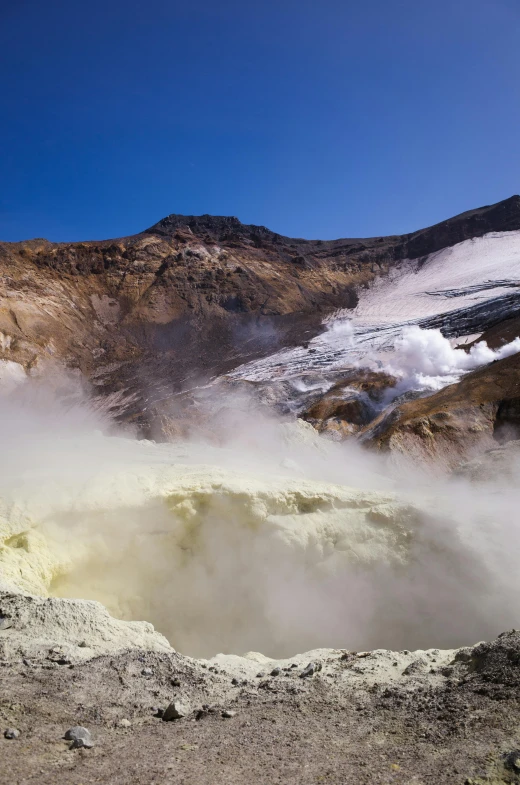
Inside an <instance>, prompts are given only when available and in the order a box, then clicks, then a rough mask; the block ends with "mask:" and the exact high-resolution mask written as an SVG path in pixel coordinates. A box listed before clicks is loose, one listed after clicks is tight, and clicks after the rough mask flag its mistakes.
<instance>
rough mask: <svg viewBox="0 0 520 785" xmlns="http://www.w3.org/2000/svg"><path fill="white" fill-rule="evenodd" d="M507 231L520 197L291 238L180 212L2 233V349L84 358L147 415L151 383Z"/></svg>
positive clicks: (257, 343)
mask: <svg viewBox="0 0 520 785" xmlns="http://www.w3.org/2000/svg"><path fill="white" fill-rule="evenodd" d="M509 229H520V197H511V198H510V199H507V200H505V201H504V202H500V203H499V204H497V205H493V206H490V207H485V208H480V209H479V210H474V211H471V212H468V213H464V214H462V215H460V216H456V217H455V218H452V219H450V220H448V221H444V222H442V223H440V224H437V225H436V226H433V227H430V228H429V229H425V230H421V231H419V232H414V233H412V234H408V235H403V236H394V237H378V238H370V239H365V240H363V239H339V240H331V241H320V240H301V239H291V238H287V237H283V236H282V235H279V234H276V233H274V232H271V231H270V230H268V229H266V228H265V227H259V226H249V225H244V224H241V223H240V221H238V219H236V218H226V217H212V216H199V217H193V216H178V215H172V216H168V217H167V218H165V219H163V220H162V221H160V222H159V223H158V224H156V225H155V226H153V227H151V228H150V229H148V230H146V231H145V232H142V233H141V234H138V235H135V236H132V237H126V238H120V239H118V240H107V241H100V242H79V243H51V242H48V241H46V240H32V241H28V242H21V243H0V358H2V359H9V360H14V361H16V362H21V363H22V364H23V365H24V366H25V367H26V368H27V367H30V366H31V365H34V364H35V363H41V362H42V361H46V362H48V361H50V360H52V359H55V360H57V361H58V362H60V363H63V364H65V365H67V366H68V367H72V368H78V369H79V370H80V371H81V372H82V374H83V375H84V376H85V377H86V378H88V379H90V380H91V381H93V382H94V384H95V386H96V388H97V389H98V390H99V391H100V392H102V393H103V394H105V393H106V394H108V393H110V394H112V395H116V394H117V395H120V394H121V393H122V392H124V394H125V395H126V398H125V400H124V401H123V403H122V404H121V407H122V409H124V410H125V411H128V405H129V404H128V401H129V400H130V398H131V399H132V400H133V401H134V403H133V406H132V407H130V409H131V410H132V416H139V411H140V410H142V408H143V401H144V400H145V398H147V397H150V395H151V393H150V387H151V386H153V387H154V392H153V395H152V398H157V396H159V397H161V396H163V397H167V396H168V395H169V394H171V392H172V391H173V390H175V389H179V388H181V387H182V386H185V385H186V383H187V380H193V379H195V378H199V379H200V378H207V377H208V376H211V375H213V374H215V373H222V372H225V371H227V370H229V369H231V368H232V367H234V366H236V365H238V364H240V363H241V362H244V361H247V360H249V359H253V358H254V357H258V356H261V355H266V354H269V353H271V352H273V351H275V350H276V349H278V348H280V347H281V346H285V345H292V344H297V343H302V342H304V341H305V340H306V339H308V338H310V337H312V336H313V335H315V334H316V333H317V332H318V331H319V330H320V329H321V323H322V320H323V317H324V316H326V315H327V314H328V313H331V312H333V311H335V310H336V309H338V308H350V307H353V306H354V305H355V304H356V300H357V298H356V289H357V288H358V287H359V286H364V285H367V284H369V283H370V281H372V280H373V279H374V278H375V277H376V276H380V275H384V274H385V273H386V272H387V270H388V269H389V267H390V266H391V265H392V264H394V263H396V262H398V261H399V260H400V259H403V258H406V257H411V256H421V255H426V254H428V253H431V252H433V251H436V250H439V248H442V247H446V246H447V245H452V244H454V243H457V242H460V241H461V240H463V239H466V238H468V237H475V236H479V235H482V234H485V233H486V232H489V231H505V230H509ZM151 380H154V384H153V385H151ZM138 389H139V394H137V393H136V391H137V390H138ZM144 389H146V391H145V392H143V390H144ZM136 395H137V397H136ZM123 397H124V396H123ZM125 407H126V408H125Z"/></svg>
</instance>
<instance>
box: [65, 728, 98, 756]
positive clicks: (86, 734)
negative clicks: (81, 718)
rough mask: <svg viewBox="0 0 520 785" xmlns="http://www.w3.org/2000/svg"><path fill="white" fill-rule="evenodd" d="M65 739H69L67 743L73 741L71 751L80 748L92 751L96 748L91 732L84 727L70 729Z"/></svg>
mask: <svg viewBox="0 0 520 785" xmlns="http://www.w3.org/2000/svg"><path fill="white" fill-rule="evenodd" d="M64 738H65V739H67V741H72V744H71V745H70V749H71V750H73V749H77V748H79V747H86V748H87V749H90V748H91V747H93V746H94V742H93V741H92V737H91V735H90V731H89V730H87V728H84V727H83V726H82V725H75V726H74V727H73V728H69V729H68V731H67V732H66V733H65V736H64Z"/></svg>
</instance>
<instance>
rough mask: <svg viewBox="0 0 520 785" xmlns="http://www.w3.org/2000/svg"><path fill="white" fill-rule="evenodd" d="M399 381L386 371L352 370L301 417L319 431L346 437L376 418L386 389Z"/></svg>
mask: <svg viewBox="0 0 520 785" xmlns="http://www.w3.org/2000/svg"><path fill="white" fill-rule="evenodd" d="M395 383H396V380H395V379H394V378H393V377H392V376H389V375H388V374H386V373H376V372H374V371H367V370H364V369H360V370H355V371H352V372H351V373H350V374H346V375H345V378H343V379H341V380H340V381H338V382H336V383H335V384H334V385H333V386H332V387H331V388H330V389H329V390H327V392H325V393H324V394H323V395H322V396H320V397H319V398H318V400H316V401H313V403H312V404H311V405H310V406H309V407H308V408H307V409H306V410H305V411H303V412H302V413H301V414H300V415H299V416H300V417H301V418H302V419H303V420H305V421H306V422H308V423H310V424H311V425H313V426H314V428H316V430H317V431H318V432H319V433H324V434H326V435H327V436H330V437H332V438H333V439H334V440H337V441H340V440H343V439H345V438H348V437H350V436H352V435H354V434H356V433H357V432H358V431H359V430H360V428H362V427H363V426H366V425H368V424H369V423H370V422H372V420H374V419H375V417H376V416H377V415H378V413H379V412H380V411H381V408H382V398H383V394H384V392H385V391H386V390H387V389H388V388H389V387H393V386H394V385H395Z"/></svg>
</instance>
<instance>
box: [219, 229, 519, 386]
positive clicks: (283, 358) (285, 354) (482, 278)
mask: <svg viewBox="0 0 520 785" xmlns="http://www.w3.org/2000/svg"><path fill="white" fill-rule="evenodd" d="M358 294H359V302H358V305H357V307H356V308H355V309H354V310H352V311H343V312H338V313H337V314H336V315H335V316H334V317H333V318H332V319H329V320H327V323H326V325H325V327H326V329H325V331H324V332H323V333H322V334H321V335H319V336H317V337H316V338H314V339H313V340H312V341H310V342H309V343H308V344H307V345H306V346H301V347H297V348H294V349H286V350H282V351H280V352H278V353H276V354H274V355H271V356H269V357H267V358H263V359H261V360H259V361H256V362H252V363H248V364H246V365H243V366H240V367H239V368H237V369H236V370H235V371H234V372H233V373H232V374H231V376H232V377H233V378H235V379H248V380H251V381H257V382H267V381H272V380H273V379H275V380H276V379H296V378H299V377H301V376H305V375H308V374H311V375H313V374H316V373H318V374H325V373H332V372H339V371H341V369H345V368H349V367H352V366H353V365H358V364H359V363H360V362H361V361H363V358H366V356H367V353H369V354H370V357H371V359H372V360H375V361H376V362H377V359H378V358H379V359H380V361H381V363H382V364H383V365H384V363H385V360H386V358H387V356H388V353H389V352H392V351H393V348H394V345H395V342H396V339H398V338H399V336H400V335H401V334H402V332H403V329H404V328H406V327H409V326H410V325H419V326H420V327H422V328H423V329H432V328H440V329H441V330H442V332H443V334H444V335H447V336H449V337H455V336H456V337H457V338H458V339H459V340H460V339H461V338H463V337H464V336H469V335H475V334H480V333H481V332H482V331H483V330H484V329H487V328H488V327H489V326H491V325H492V324H494V323H497V322H498V321H500V320H501V319H505V318H507V317H508V316H511V315H514V314H516V313H517V312H519V311H520V231H514V232H502V233H497V232H492V233H489V234H487V235H485V236H484V237H480V238H475V239H472V240H467V241H465V242H462V243H459V244H458V245H455V246H453V247H451V248H446V249H444V250H442V251H438V252H437V253H434V254H431V255H430V256H427V257H423V258H421V259H413V260H406V261H404V262H402V263H400V264H399V265H397V266H396V267H394V268H393V269H392V270H391V272H390V273H389V275H387V276H382V277H381V278H379V279H378V280H377V281H376V282H375V284H373V285H372V286H371V287H370V288H369V289H366V290H362V291H360V292H358ZM381 353H382V354H381Z"/></svg>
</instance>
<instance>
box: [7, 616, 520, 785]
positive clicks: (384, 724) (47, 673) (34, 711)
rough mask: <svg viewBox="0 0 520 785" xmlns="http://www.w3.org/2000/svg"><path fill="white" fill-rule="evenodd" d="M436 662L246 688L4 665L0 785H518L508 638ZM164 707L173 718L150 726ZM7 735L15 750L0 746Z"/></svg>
mask: <svg viewBox="0 0 520 785" xmlns="http://www.w3.org/2000/svg"><path fill="white" fill-rule="evenodd" d="M323 651H325V650H323ZM394 658H395V659H394ZM236 659H237V660H238V658H236ZM448 659H449V662H447V661H446V657H444V658H443V653H442V652H440V653H436V651H434V652H433V654H432V653H431V652H430V653H421V654H420V655H419V656H417V653H413V652H412V653H411V652H404V653H393V652H386V651H384V652H373V653H363V654H361V655H360V654H356V653H353V652H341V651H336V650H329V652H328V655H327V656H323V657H322V659H321V662H320V663H319V664H318V663H317V664H318V667H319V666H320V665H321V669H320V670H317V672H315V673H314V674H313V675H311V676H308V677H306V678H302V672H303V671H302V666H301V663H300V662H298V663H293V664H292V667H291V664H287V661H286V662H285V664H283V665H282V667H281V671H280V673H279V674H278V675H274V676H272V675H270V673H265V674H263V675H261V676H258V675H257V674H256V673H255V674H254V675H253V676H250V677H249V678H246V679H244V678H242V676H243V673H239V671H238V670H237V669H236V668H235V669H233V667H231V666H230V664H229V663H226V662H225V661H224V662H223V664H222V663H220V664H219V663H218V662H216V661H207V662H204V661H197V660H191V659H189V658H186V657H182V656H181V655H178V654H171V655H170V654H160V653H153V652H139V651H137V652H135V651H134V652H126V653H124V654H120V655H118V656H102V657H97V658H95V659H92V660H89V661H87V662H83V663H78V664H74V663H71V662H69V661H67V659H63V658H60V654H59V652H52V651H51V652H49V657H48V659H46V660H44V661H32V662H31V661H30V660H28V659H25V660H16V661H11V662H9V661H5V660H4V661H3V662H2V663H1V667H0V679H1V684H0V723H1V725H2V738H1V740H0V755H1V763H0V782H1V783H2V785H4V783H5V785H22V783H23V784H25V783H35V784H36V783H38V785H87V784H88V783H110V785H129V784H131V783H132V784H133V783H139V785H141V784H142V785H153V784H154V783H155V785H163V783H169V782H171V783H183V785H192V784H193V785H206V784H207V785H219V784H220V783H223V784H224V783H226V785H242V784H244V785H253V783H254V784H256V783H259V784H261V785H268V784H269V783H287V785H291V784H292V783H294V784H295V785H296V784H297V785H307V783H309V784H310V783H313V785H314V784H316V785H318V784H319V783H325V784H327V785H333V784H337V785H349V784H350V783H352V785H354V784H355V785H362V784H363V783H402V784H403V785H404V783H409V784H410V785H411V784H412V783H413V784H414V785H420V784H421V783H422V784H424V785H427V784H428V783H435V785H440V784H441V783H449V784H450V785H452V784H453V785H456V784H457V783H460V784H461V785H462V784H463V783H466V784H467V785H477V784H478V785H481V784H483V783H487V785H502V784H503V783H516V782H520V752H519V753H518V758H517V757H516V751H517V750H519V749H520V722H519V700H518V699H519V690H520V633H517V632H515V631H512V632H509V633H504V634H503V635H502V636H501V637H499V638H498V639H497V640H496V641H494V642H492V643H489V644H479V645H478V646H477V647H475V648H473V649H464V650H459V652H458V653H456V654H455V656H453V653H450V654H449V658H448ZM212 662H213V664H212ZM406 662H407V663H408V665H406V667H404V668H403V664H404V663H406ZM257 667H258V666H257V665H254V669H255V671H256V670H257ZM284 668H285V670H284ZM392 668H393V671H392V670H391V669H392ZM389 674H390V675H389ZM392 674H393V675H392ZM173 700H178V701H180V702H181V703H182V704H184V705H185V711H186V716H185V717H183V718H182V719H178V720H174V721H170V722H166V721H163V720H162V719H161V717H160V714H161V710H164V709H165V708H166V706H167V705H168V703H169V702H170V701H173ZM226 710H227V711H229V712H230V713H232V712H235V714H234V716H232V717H229V718H226V717H223V716H222V712H223V711H226ZM121 720H125V721H128V722H129V723H130V725H128V723H127V722H123V723H122V724H121ZM74 725H83V726H85V727H87V728H88V730H89V731H90V732H91V734H92V739H93V742H94V746H93V748H92V749H70V742H67V741H65V740H64V739H63V736H64V733H65V731H66V730H67V729H68V728H70V727H71V726H74ZM123 726H127V727H123ZM13 727H14V728H17V729H18V730H20V736H19V738H17V739H11V740H9V739H5V738H4V737H3V731H4V730H5V729H7V728H13Z"/></svg>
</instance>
